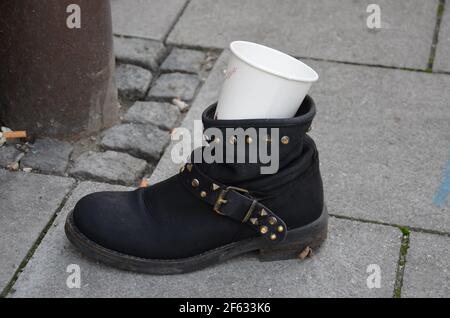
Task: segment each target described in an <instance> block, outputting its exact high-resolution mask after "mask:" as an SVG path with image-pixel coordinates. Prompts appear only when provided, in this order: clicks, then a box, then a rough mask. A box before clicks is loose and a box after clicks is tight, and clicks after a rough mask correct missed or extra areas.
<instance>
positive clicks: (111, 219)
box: [65, 97, 328, 274]
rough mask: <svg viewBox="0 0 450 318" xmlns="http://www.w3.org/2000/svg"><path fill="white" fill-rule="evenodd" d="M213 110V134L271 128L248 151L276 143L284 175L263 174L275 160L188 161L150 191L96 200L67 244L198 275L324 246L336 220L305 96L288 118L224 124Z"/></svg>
mask: <svg viewBox="0 0 450 318" xmlns="http://www.w3.org/2000/svg"><path fill="white" fill-rule="evenodd" d="M214 113H215V105H213V106H210V107H209V108H208V109H206V110H205V112H204V113H203V118H202V119H203V124H204V127H205V129H207V128H211V127H213V128H215V129H216V130H217V129H218V130H220V131H221V132H222V131H223V132H224V131H225V130H226V128H243V129H246V128H250V127H252V128H255V129H256V131H258V132H261V131H263V130H264V131H265V132H268V134H267V138H262V139H261V138H258V140H257V142H256V141H254V140H253V138H250V137H247V138H246V142H245V145H246V147H247V148H248V147H250V146H251V145H252V144H254V143H257V144H258V145H260V144H261V143H264V145H265V146H267V147H269V145H271V143H273V142H275V140H274V138H277V141H278V140H279V141H280V143H279V169H278V172H276V173H274V174H261V167H263V166H265V165H267V163H266V164H263V163H262V160H261V158H259V157H258V158H257V160H256V162H254V163H211V164H207V163H193V164H191V163H188V164H186V165H185V166H184V167H183V168H182V170H181V172H180V173H179V174H177V175H175V176H173V177H171V178H169V179H167V180H165V181H163V182H160V183H158V184H155V185H152V186H150V187H148V188H143V189H137V190H135V191H131V192H99V193H94V194H90V195H88V196H86V197H84V198H82V199H81V200H80V201H79V202H78V203H77V204H76V206H75V208H74V210H73V211H72V212H71V213H70V215H69V216H68V218H67V221H66V226H65V230H66V234H67V237H68V238H69V240H70V241H71V242H72V243H73V244H74V245H75V246H77V247H78V248H79V249H80V250H81V251H82V252H83V253H84V254H86V255H87V256H89V257H91V258H93V259H95V260H98V261H101V262H104V263H106V264H110V265H112V266H115V267H119V268H122V269H126V270H133V271H139V272H145V273H151V274H178V273H184V272H190V271H194V270H198V269H201V268H204V267H207V266H209V265H212V264H214V263H218V262H222V261H224V260H226V259H229V258H231V257H234V256H236V255H239V254H243V253H247V252H251V251H259V253H260V254H259V255H260V259H261V260H280V259H289V258H296V257H298V256H299V254H300V253H301V252H302V251H304V250H305V249H307V248H312V249H313V250H314V249H316V248H317V247H319V246H320V244H321V243H322V242H323V241H324V240H325V238H326V235H327V220H328V214H327V211H326V208H325V205H324V202H323V201H324V200H323V189H322V179H321V176H320V172H319V157H318V152H317V149H316V146H315V144H314V142H313V140H312V139H311V138H310V137H309V136H308V135H306V132H307V131H308V129H309V127H310V125H311V122H312V120H313V117H314V115H315V106H314V102H313V100H312V99H311V98H310V97H307V98H306V99H305V100H304V102H303V103H302V105H301V107H300V108H299V112H298V113H297V115H296V116H295V117H294V118H288V119H255V120H216V119H214ZM276 129H278V131H279V134H275V133H273V134H272V132H275V131H276ZM207 131H208V130H207ZM224 136H225V134H224ZM211 137H212V136H211ZM211 142H213V143H215V144H216V145H223V147H224V148H223V149H224V151H225V149H226V147H225V145H226V144H235V143H236V144H237V142H236V140H235V138H230V139H226V140H220V139H219V138H217V136H214V138H212V140H211ZM265 146H264V147H265ZM199 149H200V150H201V149H203V148H199ZM217 149H220V148H217ZM197 151H199V150H197ZM194 152H195V151H194ZM225 152H226V151H225ZM193 155H194V154H193ZM193 155H191V159H192V157H193ZM226 155H227V156H228V153H226ZM246 158H247V157H246ZM247 159H248V158H247Z"/></svg>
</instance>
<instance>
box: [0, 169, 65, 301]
mask: <svg viewBox="0 0 450 318" xmlns="http://www.w3.org/2000/svg"><path fill="white" fill-rule="evenodd" d="M73 183H74V180H73V179H70V178H61V177H54V176H44V175H37V174H33V173H23V172H8V171H5V170H0V255H1V257H0V268H1V270H0V293H1V291H2V290H3V289H4V288H5V287H6V285H7V284H8V282H9V281H10V280H11V278H12V277H13V275H14V273H15V271H16V270H17V268H18V267H19V265H20V263H21V262H22V260H23V259H24V258H25V257H26V255H27V253H28V251H29V249H30V248H31V247H32V246H33V244H34V243H35V241H36V240H37V239H38V237H39V235H40V234H41V232H42V231H43V230H44V228H45V226H46V224H47V223H48V222H49V221H50V218H51V217H52V216H53V214H54V213H55V212H56V210H57V209H58V207H59V206H60V204H61V202H62V201H63V199H64V197H65V196H66V195H67V194H68V192H69V191H70V189H71V187H72V185H73Z"/></svg>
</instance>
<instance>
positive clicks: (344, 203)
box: [308, 61, 450, 232]
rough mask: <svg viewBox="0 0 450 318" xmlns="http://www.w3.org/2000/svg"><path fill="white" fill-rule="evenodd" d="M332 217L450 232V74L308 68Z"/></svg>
mask: <svg viewBox="0 0 450 318" xmlns="http://www.w3.org/2000/svg"><path fill="white" fill-rule="evenodd" d="M308 63H309V64H310V65H312V66H313V67H314V68H316V69H317V71H318V73H319V76H320V78H321V79H320V80H319V82H318V83H316V84H315V85H313V88H312V90H311V95H312V96H313V98H314V99H315V101H316V104H317V110H318V114H317V117H316V120H315V122H313V131H312V133H311V135H312V136H313V138H314V139H315V140H316V142H317V144H318V147H319V151H320V153H321V169H322V173H323V177H324V183H325V192H326V201H327V203H328V208H329V211H330V213H332V214H339V215H346V216H351V217H355V218H363V219H370V220H376V221H382V222H389V223H395V224H402V225H409V226H413V227H420V228H426V229H433V230H440V231H446V232H450V214H449V213H448V212H449V206H448V205H445V204H444V205H442V206H438V205H435V204H434V203H433V200H434V197H435V196H436V193H437V192H438V191H439V189H440V187H441V184H442V182H445V178H444V177H445V171H446V167H447V162H448V159H449V158H448V156H449V149H450V113H449V111H448V110H449V106H450V104H449V100H450V91H449V90H448V87H450V76H448V75H440V74H428V73H421V72H410V71H402V70H388V69H383V68H375V67H366V66H353V65H344V64H339V63H326V62H312V61H311V62H309V61H308Z"/></svg>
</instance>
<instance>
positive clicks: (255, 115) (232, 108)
mask: <svg viewBox="0 0 450 318" xmlns="http://www.w3.org/2000/svg"><path fill="white" fill-rule="evenodd" d="M230 49H231V52H232V54H231V57H230V60H229V62H228V69H227V72H226V76H225V81H224V83H223V86H222V90H221V93H220V97H219V103H218V106H217V111H216V116H217V118H218V119H259V118H289V117H293V116H294V115H295V113H296V112H297V110H298V108H299V106H300V105H301V103H302V101H303V99H304V98H305V96H306V94H308V91H309V89H310V87H311V85H312V83H313V82H315V81H317V80H318V78H319V76H318V75H317V73H316V72H315V71H314V70H313V69H312V68H311V67H309V66H308V65H306V64H304V63H302V62H300V61H299V60H297V59H295V58H293V57H292V56H289V55H287V54H285V53H282V52H280V51H277V50H274V49H271V48H269V47H267V46H264V45H260V44H256V43H252V42H246V41H235V42H232V43H231V44H230Z"/></svg>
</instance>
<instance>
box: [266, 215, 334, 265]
mask: <svg viewBox="0 0 450 318" xmlns="http://www.w3.org/2000/svg"><path fill="white" fill-rule="evenodd" d="M327 232H328V213H327V211H326V208H324V211H323V213H322V215H321V217H320V218H319V219H318V220H316V221H314V222H313V223H312V224H309V225H307V226H304V227H302V228H298V229H294V230H291V231H288V233H287V237H286V241H285V242H282V243H279V244H275V245H273V246H268V247H264V248H260V249H259V256H258V257H259V260H260V261H261V262H270V261H278V260H287V259H295V258H298V259H304V258H306V257H308V256H310V255H311V253H313V252H315V251H316V250H317V249H318V248H319V247H320V246H321V245H322V243H323V242H324V241H325V240H326V238H327Z"/></svg>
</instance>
